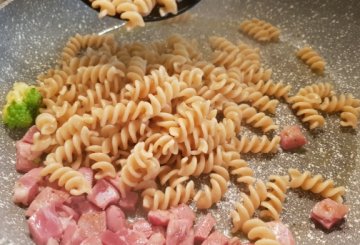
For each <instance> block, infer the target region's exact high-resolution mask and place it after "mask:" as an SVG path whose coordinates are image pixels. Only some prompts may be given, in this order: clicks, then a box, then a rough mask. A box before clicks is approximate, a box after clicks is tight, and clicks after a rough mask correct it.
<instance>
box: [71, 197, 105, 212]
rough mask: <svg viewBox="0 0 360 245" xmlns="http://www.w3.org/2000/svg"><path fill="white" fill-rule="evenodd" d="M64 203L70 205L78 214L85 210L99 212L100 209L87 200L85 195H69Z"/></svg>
mask: <svg viewBox="0 0 360 245" xmlns="http://www.w3.org/2000/svg"><path fill="white" fill-rule="evenodd" d="M66 205H68V206H69V207H71V208H72V209H74V210H75V212H76V213H78V214H79V215H80V216H81V215H82V214H84V213H87V212H99V211H100V209H99V208H98V207H96V206H95V205H94V204H92V203H91V202H89V201H88V200H87V199H86V197H85V195H81V196H71V197H70V198H69V199H68V200H67V201H66Z"/></svg>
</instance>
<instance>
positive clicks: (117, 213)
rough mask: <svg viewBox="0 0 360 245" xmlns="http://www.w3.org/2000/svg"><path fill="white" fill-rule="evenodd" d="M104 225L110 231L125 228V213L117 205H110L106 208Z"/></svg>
mask: <svg viewBox="0 0 360 245" xmlns="http://www.w3.org/2000/svg"><path fill="white" fill-rule="evenodd" d="M106 226H107V228H108V229H109V230H110V231H112V232H117V231H119V230H121V229H124V228H125V229H126V226H127V224H126V217H125V214H124V212H123V211H122V210H121V209H120V208H119V207H118V206H115V205H111V206H110V207H108V208H107V209H106Z"/></svg>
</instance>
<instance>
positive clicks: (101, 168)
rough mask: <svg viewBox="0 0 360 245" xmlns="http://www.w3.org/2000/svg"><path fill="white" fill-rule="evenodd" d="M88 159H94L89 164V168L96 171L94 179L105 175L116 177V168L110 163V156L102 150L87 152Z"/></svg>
mask: <svg viewBox="0 0 360 245" xmlns="http://www.w3.org/2000/svg"><path fill="white" fill-rule="evenodd" d="M89 159H91V160H93V161H95V163H93V164H92V165H91V169H93V170H96V171H98V172H97V173H96V174H95V176H94V177H95V179H102V178H105V177H111V178H115V177H116V169H115V167H114V166H113V164H112V159H111V157H110V156H109V155H108V154H106V153H103V152H94V153H91V154H89Z"/></svg>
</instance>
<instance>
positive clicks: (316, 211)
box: [311, 198, 349, 230]
mask: <svg viewBox="0 0 360 245" xmlns="http://www.w3.org/2000/svg"><path fill="white" fill-rule="evenodd" d="M348 212H349V208H348V207H347V206H346V205H344V204H341V203H337V202H335V201H333V200H331V199H329V198H326V199H324V200H322V201H320V202H318V203H316V204H315V206H314V208H313V209H312V211H311V218H312V219H313V220H315V221H317V222H318V223H320V224H321V225H322V226H323V227H324V228H326V229H328V230H329V229H331V228H332V227H333V226H334V225H336V224H337V223H339V222H340V221H341V220H343V219H344V217H345V215H346V214H347V213H348Z"/></svg>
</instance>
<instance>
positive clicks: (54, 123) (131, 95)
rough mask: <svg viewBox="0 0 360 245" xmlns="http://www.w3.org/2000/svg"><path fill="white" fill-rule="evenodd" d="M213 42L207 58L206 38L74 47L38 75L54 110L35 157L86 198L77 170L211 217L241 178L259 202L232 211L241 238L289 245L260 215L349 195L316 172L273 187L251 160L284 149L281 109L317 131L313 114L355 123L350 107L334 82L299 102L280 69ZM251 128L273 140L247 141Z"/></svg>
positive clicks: (162, 205) (237, 47)
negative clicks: (311, 197) (289, 196)
mask: <svg viewBox="0 0 360 245" xmlns="http://www.w3.org/2000/svg"><path fill="white" fill-rule="evenodd" d="M209 43H210V46H211V48H212V50H213V53H212V57H211V58H210V59H208V60H207V59H205V57H203V54H202V53H201V52H200V50H199V49H198V44H197V42H196V41H195V40H189V39H185V38H183V37H182V36H180V35H173V36H170V37H169V38H168V39H166V40H165V41H156V42H153V43H146V44H144V43H139V42H134V43H119V42H118V41H116V40H115V39H114V37H113V36H111V35H104V36H98V35H85V36H81V35H76V36H74V37H72V38H70V40H69V41H68V42H67V44H66V46H65V48H64V50H63V52H62V54H61V58H60V60H59V64H58V65H57V66H56V67H55V68H53V69H50V70H49V71H47V72H46V73H44V74H41V75H40V76H39V77H38V81H39V90H40V91H41V93H42V95H43V97H44V99H43V103H44V108H43V109H42V110H41V114H40V115H39V116H38V117H37V119H36V126H37V128H38V129H39V132H38V133H35V134H34V145H33V148H32V150H34V151H42V152H43V153H44V165H45V167H44V169H43V170H42V172H41V174H42V175H43V176H47V175H49V176H50V180H51V181H57V182H58V184H59V185H60V186H64V187H65V189H66V190H68V191H69V192H70V193H71V194H73V195H80V194H83V193H88V192H89V191H90V188H91V187H90V186H88V184H87V181H86V180H85V177H84V176H82V175H81V174H80V173H79V172H78V171H77V169H79V168H80V167H83V166H86V167H91V168H92V169H93V170H94V172H95V173H96V174H95V178H96V179H101V178H116V179H118V180H119V181H118V188H119V189H120V190H121V191H122V192H123V193H126V191H128V190H130V189H131V190H135V191H139V192H140V193H141V196H142V205H143V207H144V208H146V209H150V210H155V209H168V208H169V207H171V206H175V205H177V204H180V203H188V202H190V201H193V202H194V203H195V205H196V207H197V208H198V209H207V208H210V207H211V206H212V205H213V204H216V203H217V202H219V201H220V200H221V198H222V197H223V196H224V194H225V193H226V191H227V188H228V184H229V181H230V176H235V179H236V181H237V182H238V183H242V184H245V185H246V186H247V187H248V189H249V195H248V194H245V193H243V194H242V198H243V202H238V203H237V204H236V205H235V206H236V209H235V210H233V211H232V212H231V216H232V222H233V225H234V228H233V231H234V232H236V231H242V232H244V233H245V234H247V235H248V237H249V238H250V239H251V240H253V239H255V240H258V241H257V243H256V244H278V242H277V241H276V239H275V237H274V234H273V233H272V232H271V231H270V230H269V228H267V226H266V225H265V224H264V222H263V221H262V220H260V219H252V218H251V217H252V216H253V214H254V212H255V210H256V209H258V208H260V209H261V212H260V217H262V218H264V217H265V218H270V219H279V215H280V212H281V209H282V202H283V201H284V199H285V192H286V190H287V188H288V187H293V188H298V187H301V188H304V189H306V190H311V191H314V192H316V193H319V194H321V195H322V196H324V197H329V198H332V199H334V200H337V201H339V202H341V201H342V199H341V196H342V195H343V194H344V188H343V187H335V186H334V183H333V182H332V181H324V180H323V177H321V176H315V177H311V174H310V173H308V172H304V173H301V172H299V171H298V170H289V175H287V176H270V178H269V182H268V183H267V184H266V185H265V184H264V183H263V182H262V181H261V180H258V179H256V178H255V177H254V176H253V174H254V172H253V170H252V168H251V166H249V164H248V163H247V162H246V161H245V160H243V159H242V154H246V153H259V154H263V153H264V154H265V153H269V154H271V153H275V152H277V151H278V148H279V142H280V137H279V136H277V135H276V136H274V137H272V138H271V137H270V136H269V135H270V134H271V133H272V132H274V130H276V129H278V125H276V124H275V123H274V121H273V119H272V117H271V116H270V115H272V114H274V113H275V112H276V107H277V105H278V103H279V101H280V100H282V101H285V102H286V101H290V102H289V103H291V105H292V107H293V108H294V109H295V110H298V115H299V116H303V121H304V122H309V123H310V127H311V128H315V127H317V126H320V125H321V124H322V123H321V120H320V119H317V117H315V116H314V115H313V114H312V113H311V110H316V108H317V107H316V106H318V107H319V108H320V109H322V110H324V111H329V112H330V111H331V112H332V111H339V110H344V112H345V111H346V113H348V111H347V109H345V108H346V107H347V106H353V104H351V105H348V104H349V103H350V102H348V100H350V99H349V98H348V97H346V98H348V99H344V100H343V99H342V98H343V97H340V100H339V103H338V104H337V105H335V104H336V102H335V99H334V98H335V97H331V98H330V99H326V98H328V97H327V96H330V95H331V94H332V93H331V91H332V87H331V85H329V84H315V85H312V86H309V87H305V88H303V89H302V90H300V91H299V92H298V94H296V95H294V96H290V95H289V92H290V89H291V87H290V86H289V85H286V84H284V83H282V82H279V83H276V82H274V81H272V80H271V73H272V71H271V69H266V68H264V67H262V64H261V60H260V54H259V50H258V49H256V48H252V47H250V46H249V45H247V44H245V43H241V42H240V43H238V44H234V43H232V42H230V41H229V40H227V39H226V38H223V37H217V36H214V37H211V38H210V39H209ZM319 98H320V100H321V101H322V99H323V100H324V101H323V102H322V103H318V102H319ZM351 100H352V101H355V99H351ZM305 102H306V103H305ZM315 102H316V103H315ZM299 103H300V104H299ZM307 103H308V104H309V106H310V107H308V104H307ZM356 103H357V102H356ZM305 104H306V106H305ZM312 106H314V108H315V109H314V108H313V107H312ZM344 120H347V119H346V118H345V119H344ZM244 125H248V126H250V127H253V128H256V129H258V130H260V131H262V132H263V135H261V136H257V135H254V136H252V137H249V136H246V135H245V134H242V132H243V131H242V128H243V127H244ZM269 133H270V134H269ZM239 136H240V137H239ZM202 176H206V177H207V178H208V182H207V184H202V185H201V186H199V187H198V186H197V185H196V181H194V180H195V179H197V178H199V177H202Z"/></svg>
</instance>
